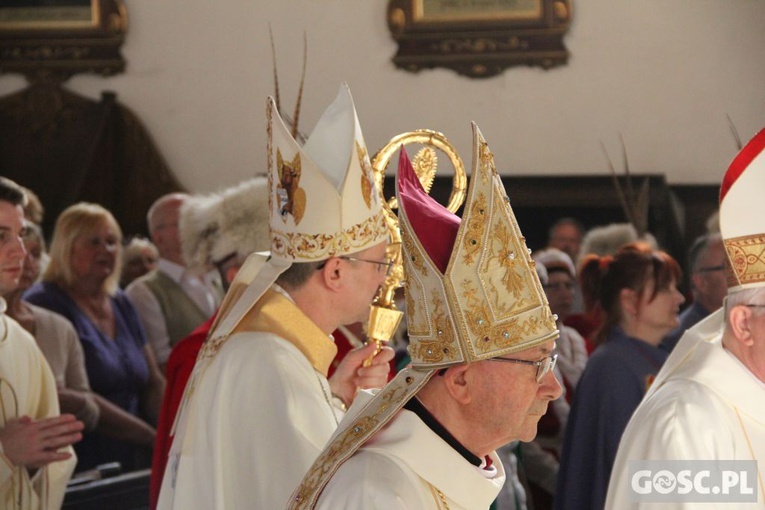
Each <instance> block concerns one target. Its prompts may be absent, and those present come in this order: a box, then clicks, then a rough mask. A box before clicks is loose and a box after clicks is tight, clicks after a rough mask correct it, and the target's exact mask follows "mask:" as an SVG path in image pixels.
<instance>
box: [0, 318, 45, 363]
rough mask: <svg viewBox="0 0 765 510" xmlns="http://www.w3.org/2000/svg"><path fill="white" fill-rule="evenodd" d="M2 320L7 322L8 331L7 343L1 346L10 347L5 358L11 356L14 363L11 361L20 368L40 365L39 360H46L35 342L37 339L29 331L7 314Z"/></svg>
mask: <svg viewBox="0 0 765 510" xmlns="http://www.w3.org/2000/svg"><path fill="white" fill-rule="evenodd" d="M2 318H3V319H4V320H5V325H6V328H7V331H6V335H5V336H6V338H5V341H3V342H2V343H0V346H3V345H5V344H7V345H8V346H9V347H10V349H9V350H8V351H6V354H4V355H3V357H5V356H9V355H10V356H11V357H12V361H11V360H9V361H10V362H12V363H14V364H17V365H19V366H24V365H25V364H27V363H33V364H36V363H39V360H44V359H45V357H44V356H43V353H42V351H41V350H40V347H39V346H38V345H37V342H35V338H34V337H33V336H32V334H31V333H30V332H29V331H27V330H26V329H24V328H23V327H22V326H21V324H19V323H18V322H16V321H15V320H14V319H12V318H10V317H8V316H7V315H5V314H3V315H2Z"/></svg>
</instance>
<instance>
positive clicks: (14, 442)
mask: <svg viewBox="0 0 765 510" xmlns="http://www.w3.org/2000/svg"><path fill="white" fill-rule="evenodd" d="M25 202H26V197H25V195H24V192H23V191H22V189H21V188H20V187H19V186H18V185H17V184H16V183H14V182H13V181H10V180H8V179H6V178H4V177H0V296H1V295H3V294H6V293H9V292H11V291H13V290H14V289H15V288H16V286H17V285H18V283H19V278H20V277H21V270H22V266H23V263H24V256H25V255H26V251H25V250H24V243H23V242H22V239H21V237H22V235H23V232H24V210H23V206H24V205H25ZM5 309H6V303H5V300H4V299H3V298H2V297H0V508H2V509H3V510H56V509H58V508H61V503H62V501H63V500H64V492H65V490H66V484H67V482H68V481H69V478H70V477H71V476H72V471H74V466H75V464H76V463H77V458H76V457H75V455H74V452H73V451H72V447H71V445H72V444H73V443H76V442H77V441H79V440H80V439H82V434H81V433H80V431H81V430H82V428H83V424H82V422H80V421H77V420H76V419H75V417H74V416H72V415H71V414H65V415H61V416H60V415H59V407H58V393H57V392H56V381H55V379H54V378H53V372H51V369H50V367H49V366H48V363H47V361H45V357H44V356H43V354H42V352H41V351H40V349H39V348H38V347H37V343H36V342H35V339H34V338H33V337H32V335H30V334H29V333H28V332H27V331H26V330H25V329H24V328H22V327H21V326H20V325H19V324H18V323H17V322H16V321H14V320H13V319H11V318H10V317H8V316H7V315H6V314H5Z"/></svg>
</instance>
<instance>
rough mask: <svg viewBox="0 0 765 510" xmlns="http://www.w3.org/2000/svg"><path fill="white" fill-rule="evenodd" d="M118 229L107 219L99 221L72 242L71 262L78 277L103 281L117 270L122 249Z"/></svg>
mask: <svg viewBox="0 0 765 510" xmlns="http://www.w3.org/2000/svg"><path fill="white" fill-rule="evenodd" d="M119 243H120V239H119V235H118V233H117V231H116V230H115V229H114V227H113V226H112V225H111V224H110V223H109V222H108V221H107V220H105V219H104V220H103V221H101V222H99V223H98V224H97V226H96V228H94V229H93V230H92V231H89V232H85V233H83V234H81V235H79V236H77V238H76V239H75V240H74V242H73V243H72V255H71V264H72V270H73V273H74V275H75V277H76V278H78V279H83V280H91V281H97V282H103V281H104V280H106V278H107V277H109V276H110V275H111V274H112V273H113V272H114V270H115V264H116V262H117V254H118V253H119V250H120V244H119Z"/></svg>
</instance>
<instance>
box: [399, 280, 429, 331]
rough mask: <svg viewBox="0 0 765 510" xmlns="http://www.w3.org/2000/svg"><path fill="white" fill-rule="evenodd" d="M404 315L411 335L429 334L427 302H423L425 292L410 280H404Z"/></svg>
mask: <svg viewBox="0 0 765 510" xmlns="http://www.w3.org/2000/svg"><path fill="white" fill-rule="evenodd" d="M404 283H405V289H406V317H407V319H406V320H407V333H408V334H409V336H410V337H412V336H417V337H421V336H428V335H429V334H430V329H429V324H428V316H427V313H426V312H427V303H426V302H425V299H427V297H426V293H425V292H424V291H423V290H422V287H419V286H418V287H417V288H416V289H415V285H414V284H413V283H412V281H411V280H406V281H405V282H404Z"/></svg>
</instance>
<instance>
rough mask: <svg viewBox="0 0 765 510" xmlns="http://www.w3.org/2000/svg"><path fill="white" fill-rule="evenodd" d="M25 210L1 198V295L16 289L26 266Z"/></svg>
mask: <svg viewBox="0 0 765 510" xmlns="http://www.w3.org/2000/svg"><path fill="white" fill-rule="evenodd" d="M23 233H24V210H23V209H22V207H21V206H20V205H13V204H11V203H10V202H6V201H5V200H0V295H4V294H8V293H10V292H13V291H14V290H16V287H17V286H18V284H19V279H20V278H21V273H22V270H23V266H24V256H25V255H26V252H25V250H24V244H23V242H22V240H21V238H22V235H23Z"/></svg>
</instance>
